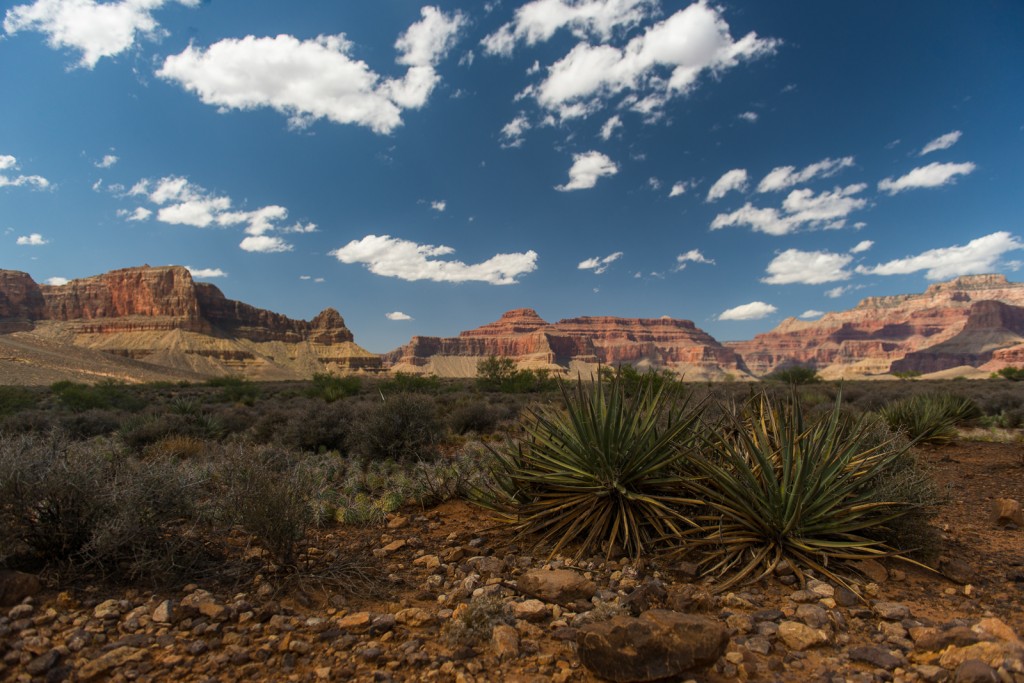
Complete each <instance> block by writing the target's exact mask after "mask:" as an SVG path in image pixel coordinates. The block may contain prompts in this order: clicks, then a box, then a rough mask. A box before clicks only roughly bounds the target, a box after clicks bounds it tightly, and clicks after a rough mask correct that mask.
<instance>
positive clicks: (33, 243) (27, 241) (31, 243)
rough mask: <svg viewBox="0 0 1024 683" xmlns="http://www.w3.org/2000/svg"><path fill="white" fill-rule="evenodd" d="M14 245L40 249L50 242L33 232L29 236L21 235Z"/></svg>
mask: <svg viewBox="0 0 1024 683" xmlns="http://www.w3.org/2000/svg"><path fill="white" fill-rule="evenodd" d="M15 243H16V244H18V246H22V247H41V246H43V245H44V244H49V243H50V240H48V239H44V238H43V236H42V235H40V234H39V233H38V232H34V233H32V234H31V235H22V236H21V237H19V238H18V239H17V240H16V242H15Z"/></svg>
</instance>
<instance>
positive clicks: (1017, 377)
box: [992, 365, 1024, 382]
mask: <svg viewBox="0 0 1024 683" xmlns="http://www.w3.org/2000/svg"><path fill="white" fill-rule="evenodd" d="M992 376H993V377H1002V378H1003V379H1008V380H1011V381H1013V382H1020V381H1021V380H1024V368H1018V367H1017V366H1015V365H1008V366H1006V367H1005V368H1000V369H999V370H998V371H996V372H994V373H992Z"/></svg>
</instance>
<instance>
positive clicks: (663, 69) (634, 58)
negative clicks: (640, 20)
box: [495, 2, 779, 119]
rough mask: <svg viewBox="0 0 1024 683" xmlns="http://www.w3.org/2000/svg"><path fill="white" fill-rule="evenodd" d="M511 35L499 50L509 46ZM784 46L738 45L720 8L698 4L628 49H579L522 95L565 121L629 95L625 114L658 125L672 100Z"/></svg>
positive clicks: (747, 40) (751, 41)
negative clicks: (570, 114)
mask: <svg viewBox="0 0 1024 683" xmlns="http://www.w3.org/2000/svg"><path fill="white" fill-rule="evenodd" d="M538 4H539V3H538ZM546 4H551V3H550V2H549V3H546ZM617 4H619V5H620V6H621V5H622V3H621V2H620V3H617ZM499 33H500V32H499ZM495 35H498V34H495ZM508 35H509V34H508V33H507V32H506V34H505V36H503V37H502V38H501V39H499V40H497V43H498V44H501V45H503V46H504V45H509V44H510V42H509V40H508V39H507V38H506V37H507V36H508ZM778 45H779V41H777V40H774V39H762V38H759V37H758V36H757V34H756V33H754V32H751V33H748V34H747V35H746V36H744V37H743V38H741V39H739V40H734V39H733V37H732V35H731V34H730V33H729V25H728V24H727V23H726V22H725V20H724V19H723V18H722V16H721V14H720V13H719V10H718V9H717V8H716V7H712V6H709V5H708V4H707V3H706V2H695V3H694V4H692V5H690V6H689V7H687V8H685V9H682V10H680V11H678V12H676V13H674V14H673V15H671V16H670V17H668V18H666V19H664V20H663V21H660V22H658V23H656V24H653V25H651V26H648V27H647V28H646V29H645V30H644V31H643V33H642V34H640V35H637V36H635V37H633V38H632V39H630V40H629V42H628V43H627V44H626V45H625V46H624V47H622V48H619V47H616V46H614V45H610V44H605V43H602V44H598V45H591V44H589V43H587V42H580V43H578V44H577V45H576V47H574V48H573V49H572V50H571V51H570V52H569V53H568V54H567V55H565V56H564V57H563V58H562V59H560V60H558V61H557V62H555V63H554V64H552V65H551V66H550V67H549V68H548V70H547V75H546V77H545V78H544V80H543V81H542V82H541V83H540V84H538V85H535V86H530V87H529V88H528V89H527V90H526V91H524V93H523V94H524V95H529V96H532V97H534V98H535V99H536V101H537V102H538V104H540V106H541V107H543V108H544V109H547V110H549V111H552V112H557V113H559V115H560V116H562V118H563V119H564V118H565V112H566V111H567V110H570V108H572V107H580V106H582V107H584V108H585V112H586V113H592V112H594V111H597V110H598V109H600V108H601V107H603V106H604V104H605V103H606V101H607V100H609V99H610V98H612V97H616V96H618V95H623V99H622V100H621V102H620V103H619V104H620V106H622V107H628V108H629V109H632V110H633V111H636V112H639V113H641V114H643V115H645V117H647V118H648V119H656V118H657V116H658V115H659V112H660V110H661V109H662V107H663V106H664V104H665V103H666V102H668V100H670V99H671V98H673V97H675V96H679V95H686V94H687V93H689V92H690V91H691V90H693V89H694V88H695V87H696V86H697V82H698V80H699V79H700V77H701V76H702V75H703V74H705V73H711V74H714V75H716V76H717V75H721V74H722V73H723V72H725V71H726V70H728V69H730V68H732V67H735V66H737V65H738V64H739V63H740V62H742V61H745V60H750V59H754V58H756V57H759V56H762V55H765V54H769V53H771V52H774V50H775V49H776V47H777V46H778Z"/></svg>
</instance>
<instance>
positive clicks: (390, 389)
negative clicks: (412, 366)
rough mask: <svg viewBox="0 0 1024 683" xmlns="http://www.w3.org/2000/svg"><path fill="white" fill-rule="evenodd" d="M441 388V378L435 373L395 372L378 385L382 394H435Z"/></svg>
mask: <svg viewBox="0 0 1024 683" xmlns="http://www.w3.org/2000/svg"><path fill="white" fill-rule="evenodd" d="M440 390H441V379H440V378H439V377H438V376H437V375H414V374H412V373H409V372H396V373H395V374H393V375H392V376H391V379H390V380H388V381H387V382H384V383H383V384H381V385H380V391H381V393H384V394H404V393H417V394H436V393H437V392H439V391H440Z"/></svg>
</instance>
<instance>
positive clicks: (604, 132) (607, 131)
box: [600, 114, 622, 140]
mask: <svg viewBox="0 0 1024 683" xmlns="http://www.w3.org/2000/svg"><path fill="white" fill-rule="evenodd" d="M621 127H622V119H621V118H620V117H619V115H618V114H616V115H615V116H612V117H611V118H609V119H608V120H607V121H605V122H604V125H603V126H601V132H600V136H601V139H602V140H611V138H612V135H614V134H615V130H616V129H617V128H621Z"/></svg>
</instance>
